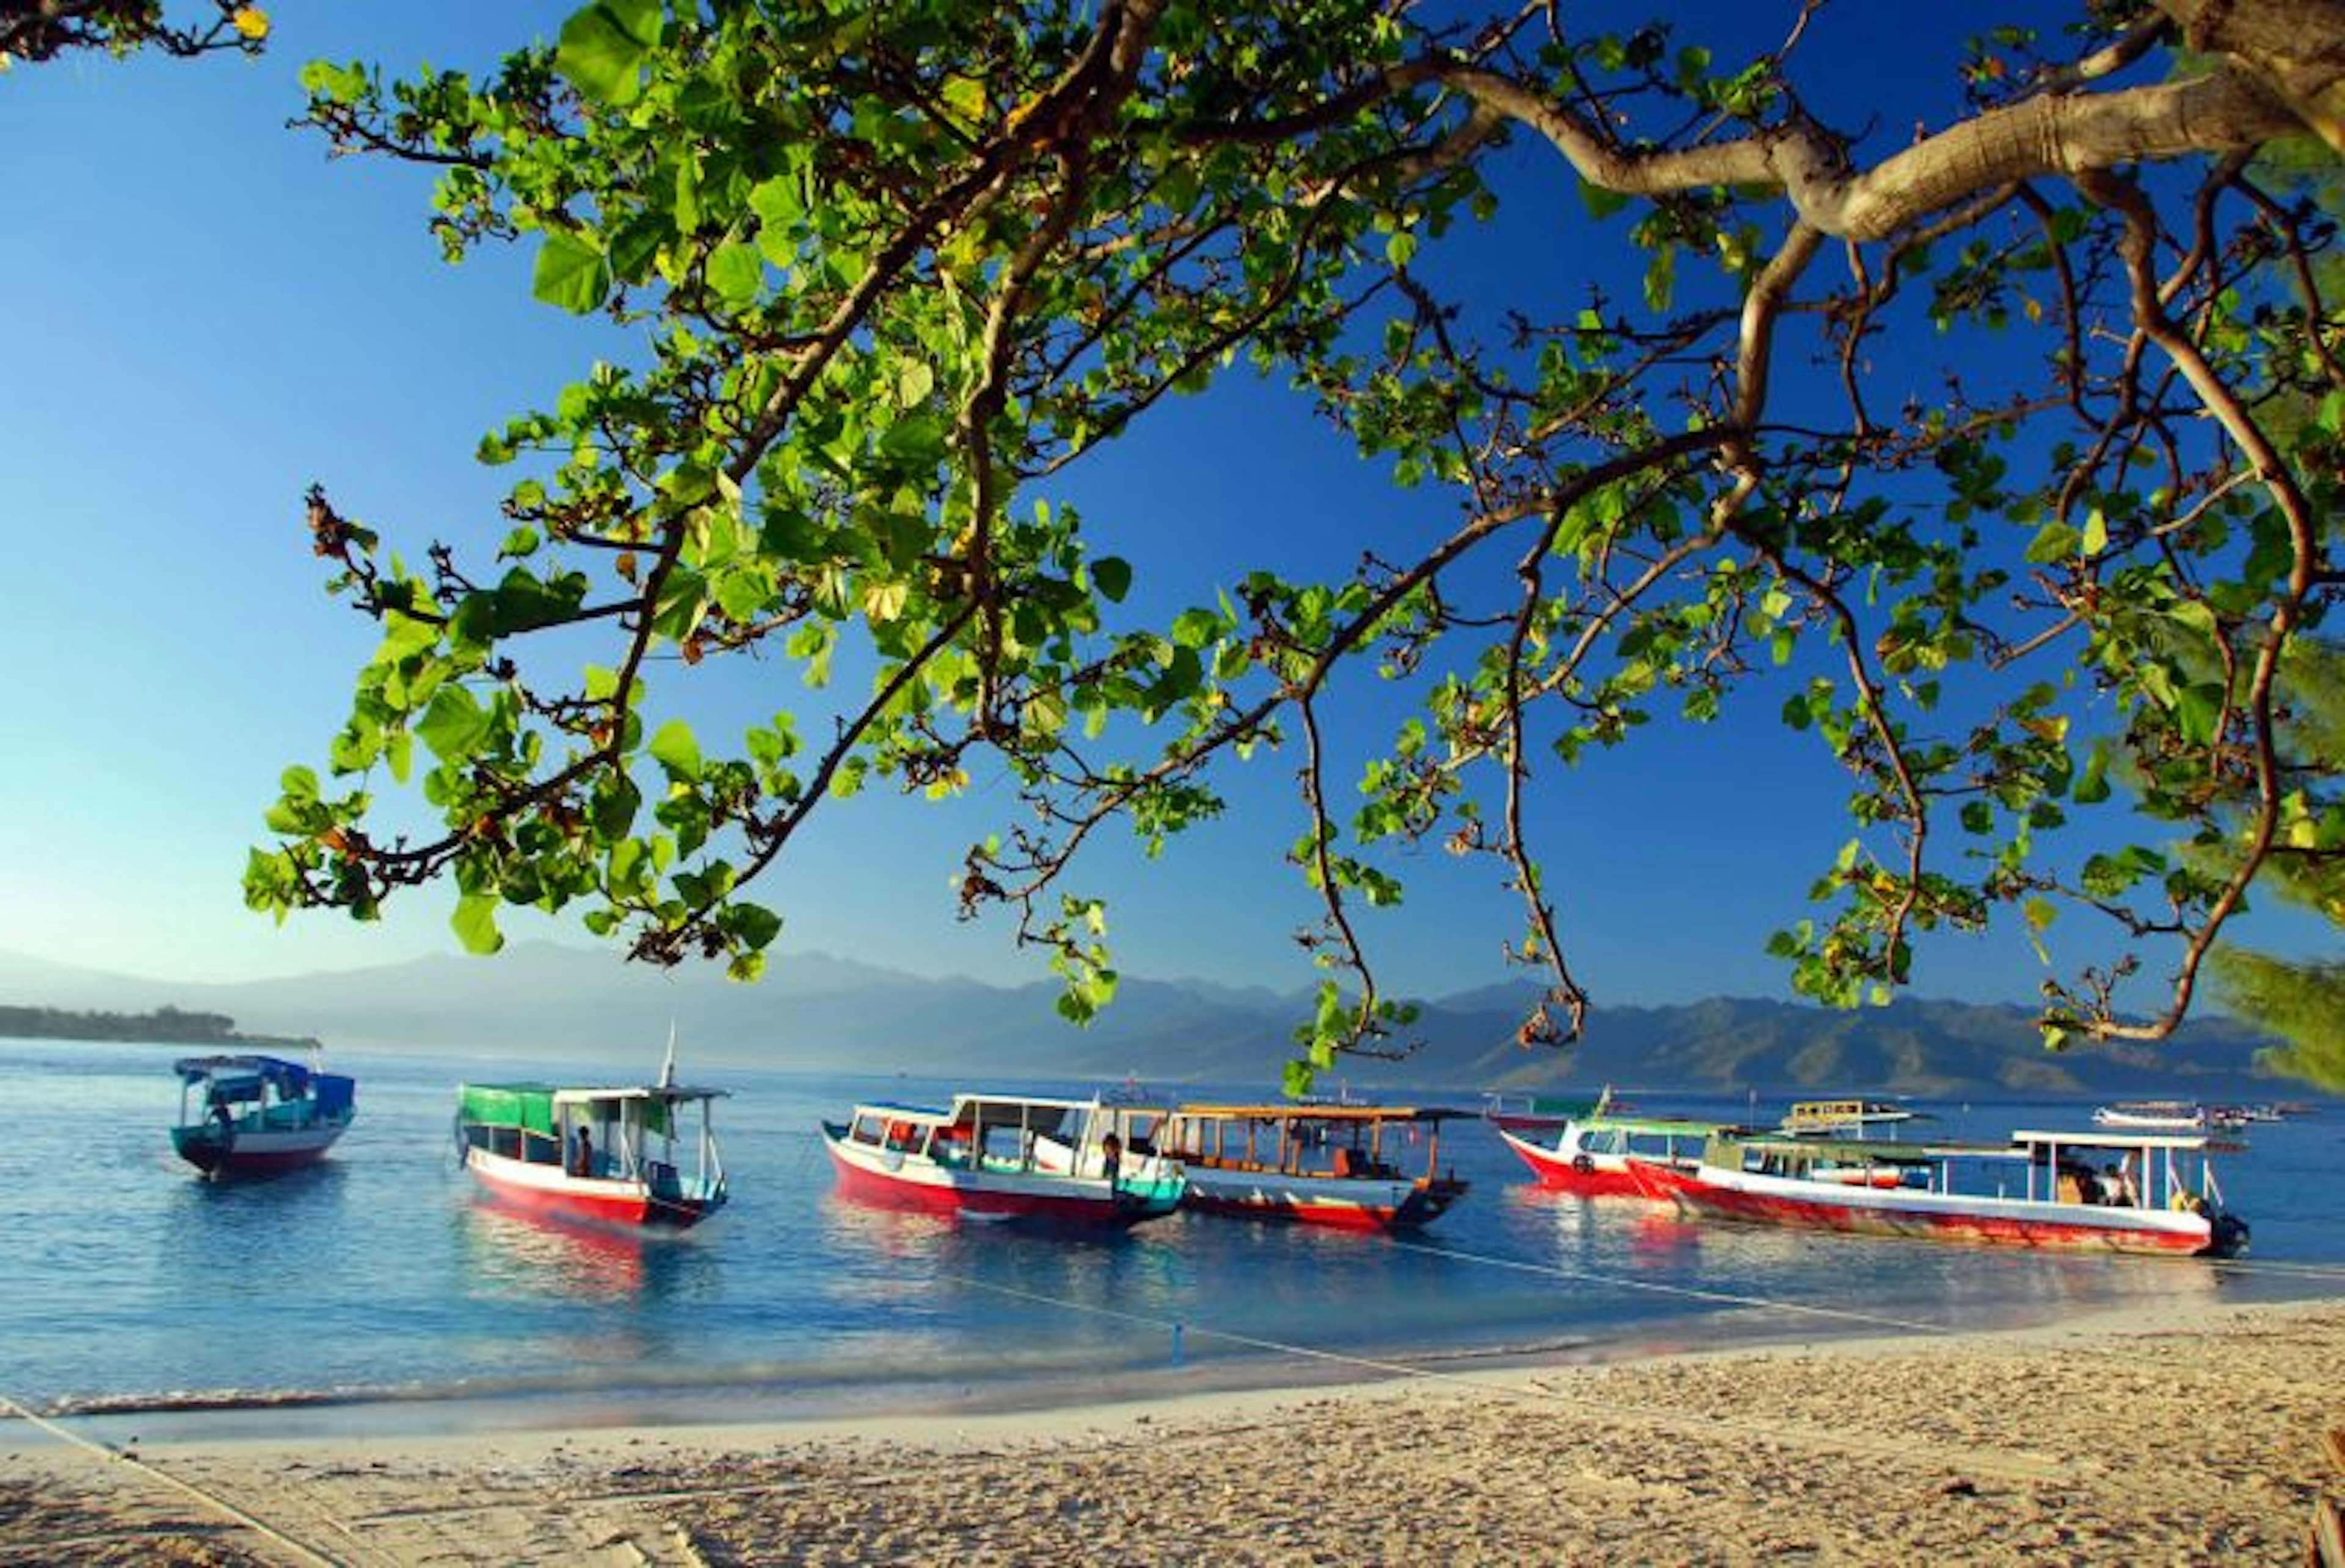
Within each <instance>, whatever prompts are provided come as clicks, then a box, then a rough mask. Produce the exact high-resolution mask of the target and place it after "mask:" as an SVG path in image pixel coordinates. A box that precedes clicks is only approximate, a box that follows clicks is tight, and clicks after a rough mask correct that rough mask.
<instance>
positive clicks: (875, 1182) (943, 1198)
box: [823, 1122, 1180, 1230]
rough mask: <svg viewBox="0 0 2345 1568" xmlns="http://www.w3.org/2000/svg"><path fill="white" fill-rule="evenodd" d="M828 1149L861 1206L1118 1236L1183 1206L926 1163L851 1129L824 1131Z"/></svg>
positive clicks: (1066, 1179) (1083, 1182)
mask: <svg viewBox="0 0 2345 1568" xmlns="http://www.w3.org/2000/svg"><path fill="white" fill-rule="evenodd" d="M823 1143H824V1146H825V1147H826V1148H828V1149H829V1150H830V1158H831V1165H832V1167H833V1168H834V1169H835V1170H836V1172H837V1190H838V1191H839V1192H840V1193H841V1194H842V1195H844V1196H846V1197H848V1198H851V1199H856V1200H857V1201H858V1202H863V1203H872V1204H878V1205H880V1206H882V1207H885V1208H890V1209H918V1210H922V1211H925V1212H929V1213H934V1214H954V1215H968V1216H970V1217H972V1218H975V1219H989V1220H998V1221H1014V1222H1021V1223H1027V1224H1035V1225H1044V1226H1051V1227H1066V1228H1069V1229H1086V1230H1112V1229H1123V1228H1124V1227H1127V1226H1131V1225H1136V1224H1138V1223H1140V1222H1141V1221H1142V1220H1146V1219H1160V1218H1162V1216H1164V1215H1167V1214H1170V1213H1171V1212H1173V1209H1175V1208H1177V1207H1178V1206H1179V1201H1180V1200H1179V1198H1178V1197H1177V1195H1176V1196H1174V1197H1173V1198H1171V1199H1157V1198H1153V1197H1150V1196H1145V1195H1142V1194H1139V1193H1133V1192H1130V1191H1122V1192H1114V1193H1111V1191H1110V1190H1109V1188H1108V1184H1107V1183H1106V1182H1105V1181H1103V1180H1096V1179H1079V1178H1075V1177H1071V1176H1065V1175H1061V1174H1057V1173H1053V1172H1050V1171H1041V1170H1037V1171H1034V1172H1031V1173H1018V1172H1002V1171H990V1170H988V1171H973V1170H969V1169H967V1168H962V1167H957V1166H947V1165H941V1164H939V1163H938V1162H937V1161H935V1160H932V1159H929V1158H924V1157H921V1156H919V1155H915V1154H909V1153H905V1152H902V1151H899V1150H890V1149H882V1148H869V1147H866V1146H864V1145H861V1144H857V1143H852V1142H849V1141H848V1140H847V1138H846V1129H845V1128H842V1127H839V1126H837V1124H835V1123H828V1122H826V1123H825V1124H824V1125H823Z"/></svg>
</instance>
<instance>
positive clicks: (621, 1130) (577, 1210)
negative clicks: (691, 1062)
mask: <svg viewBox="0 0 2345 1568" xmlns="http://www.w3.org/2000/svg"><path fill="white" fill-rule="evenodd" d="M725 1097H726V1090H724V1089H713V1088H691V1087H682V1086H679V1085H677V1084H676V1083H675V1073H674V1058H673V1057H670V1066H669V1069H668V1070H666V1071H664V1072H663V1073H662V1074H661V1075H660V1081H659V1082H658V1083H656V1084H639V1085H625V1086H608V1087H567V1086H561V1085H554V1084H541V1083H504V1084H463V1085H460V1086H459V1087H458V1088H457V1108H456V1147H457V1149H458V1152H459V1153H460V1155H461V1156H462V1159H463V1162H464V1168H465V1169H466V1170H469V1171H471V1172H472V1179H474V1180H475V1181H477V1182H479V1183H480V1184H481V1187H482V1189H483V1190H484V1191H486V1192H487V1193H488V1194H489V1195H490V1196H491V1197H492V1198H494V1199H497V1200H498V1201H500V1202H503V1203H508V1204H511V1205H513V1207H515V1208H518V1209H526V1210H529V1211H532V1212H534V1213H539V1214H546V1215H552V1216H554V1217H556V1218H560V1219H577V1220H588V1221H592V1222H594V1223H598V1224H604V1225H616V1226H622V1227H628V1228H643V1229H666V1230H684V1229H689V1228H691V1227H692V1226H695V1225H697V1224H699V1223H700V1222H701V1221H702V1220H704V1219H707V1218H708V1217H709V1216H710V1215H712V1214H714V1213H716V1211H717V1210H718V1209H722V1208H724V1207H725V1202H726V1196H727V1194H726V1185H725V1164H724V1159H723V1157H722V1156H721V1154H720V1153H719V1151H718V1149H717V1146H716V1126H715V1115H714V1113H715V1108H716V1101H718V1100H720V1099H722V1098H725ZM695 1108H697V1110H698V1112H699V1115H698V1116H697V1118H692V1117H691V1114H690V1113H691V1112H692V1111H693V1110H694V1109H695ZM679 1156H685V1157H688V1161H689V1165H690V1168H689V1170H686V1169H685V1168H684V1166H683V1165H680V1164H679Z"/></svg>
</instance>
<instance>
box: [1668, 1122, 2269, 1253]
mask: <svg viewBox="0 0 2345 1568" xmlns="http://www.w3.org/2000/svg"><path fill="white" fill-rule="evenodd" d="M2217 1147H2218V1146H2215V1145H2210V1144H2209V1143H2208V1140H2207V1139H2205V1138H2198V1137H2192V1136H2188V1135H2180V1134H2160V1133H2112V1132H2098V1131H2093V1132H2034V1131H2028V1132H2015V1133H2014V1134H2012V1138H2011V1142H2010V1143H2009V1144H2007V1145H2006V1144H1984V1145H1982V1144H1941V1145H1925V1144H1899V1143H1861V1142H1854V1141H1848V1140H1840V1141H1830V1140H1805V1139H1799V1140H1794V1139H1786V1138H1741V1137H1735V1136H1731V1135H1721V1136H1720V1137H1718V1138H1712V1139H1711V1141H1710V1143H1709V1144H1708V1145H1707V1146H1706V1147H1705V1148H1704V1149H1703V1151H1702V1158H1701V1161H1700V1164H1699V1165H1698V1166H1697V1167H1696V1168H1693V1169H1692V1170H1690V1171H1686V1170H1681V1169H1676V1168H1670V1167H1665V1166H1661V1165H1659V1164H1657V1163H1654V1162H1650V1161H1644V1160H1632V1161H1631V1162H1630V1165H1629V1169H1630V1171H1631V1173H1632V1174H1633V1175H1635V1176H1636V1177H1637V1178H1638V1179H1639V1181H1640V1182H1643V1183H1645V1184H1647V1190H1648V1192H1649V1194H1650V1196H1653V1197H1657V1198H1661V1197H1665V1198H1669V1199H1673V1200H1674V1201H1675V1202H1676V1203H1677V1204H1678V1205H1679V1206H1680V1208H1682V1209H1686V1210H1687V1211H1689V1212H1690V1213H1693V1214H1697V1215H1702V1216H1707V1217H1712V1218H1717V1219H1738V1220H1745V1221H1749V1222H1751V1223H1756V1224H1763V1225H1782V1226H1792V1227H1797V1228H1801V1229H1816V1230H1842V1231H1850V1232H1854V1233H1858V1234H1865V1235H1884V1236H1907V1237H1922V1238H1927V1239H1933V1240H1946V1241H1967V1242H1979V1243H1987V1244H1992V1245H1998V1246H2015V1247H2046V1248H2064V1249H2077V1250H2087V1251H2113V1252H2138V1253H2161V1254H2167V1255H2176V1256H2215V1257H2226V1256H2229V1255H2231V1254H2233V1253H2236V1252H2239V1251H2243V1250H2244V1249H2246V1247H2247V1244H2248V1226H2247V1222H2246V1221H2245V1220H2243V1219H2239V1218H2238V1216H2237V1215H2235V1214H2232V1213H2230V1212H2229V1211H2228V1210H2227V1209H2225V1208H2224V1206H2223V1199H2222V1192H2221V1189H2220V1188H2219V1187H2218V1185H2217V1183H2216V1180H2215V1173H2214V1169H2213V1167H2212V1165H2211V1164H2210V1163H2209V1161H2208V1155H2209V1154H2210V1153H2212V1152H2214V1151H2215V1149H2216V1148H2217ZM2109 1157H2114V1158H2109ZM2094 1159H2106V1168H2102V1169H2099V1170H2096V1169H2094V1168H2093V1167H2092V1165H2091V1163H2090V1162H2091V1161H2092V1160H2094ZM1884 1175H1888V1176H1893V1179H1887V1180H1884V1179H1883V1176H1884ZM1965 1178H1967V1180H1965ZM1965 1186H1967V1187H1968V1188H1970V1189H1971V1190H1964V1187H1965Z"/></svg>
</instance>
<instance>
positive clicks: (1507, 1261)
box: [1387, 1237, 1956, 1334]
mask: <svg viewBox="0 0 2345 1568" xmlns="http://www.w3.org/2000/svg"><path fill="white" fill-rule="evenodd" d="M1387 1245H1389V1246H1391V1247H1393V1248H1395V1249H1398V1250H1400V1251H1403V1252H1422V1253H1424V1254H1426V1256H1428V1257H1433V1258H1455V1259H1457V1260H1458V1261H1459V1262H1461V1263H1485V1264H1487V1265H1488V1266H1490V1267H1491V1268H1493V1269H1512V1270H1517V1271H1518V1272H1519V1273H1525V1274H1552V1275H1554V1276H1555V1277H1556V1278H1557V1279H1559V1280H1587V1281H1589V1283H1592V1284H1598V1285H1610V1286H1613V1287H1615V1288H1616V1289H1619V1290H1646V1291H1650V1292H1651V1293H1652V1294H1654V1295H1657V1296H1682V1297H1685V1298H1687V1299H1689V1300H1696V1301H1718V1302H1722V1303H1724V1304H1725V1305H1727V1306H1731V1307H1757V1308H1761V1309H1764V1310H1769V1311H1776V1312H1799V1313H1805V1314H1807V1315H1808V1316H1810V1317H1813V1318H1832V1319H1836V1320H1840V1321H1842V1322H1846V1323H1863V1324H1865V1325H1866V1326H1868V1327H1871V1328H1877V1329H1894V1330H1897V1331H1898V1332H1900V1333H1906V1334H1951V1333H1954V1332H1956V1330H1953V1329H1950V1328H1947V1327H1946V1326H1945V1325H1944V1324H1943V1323H1922V1322H1916V1321H1914V1320H1912V1319H1909V1318H1892V1317H1888V1316H1885V1315H1883V1314H1882V1313H1879V1312H1859V1311H1853V1310H1851V1309H1849V1308H1846V1307H1818V1306H1814V1305H1812V1304H1811V1303H1809V1302H1806V1301H1784V1300H1777V1299H1776V1298H1774V1297H1771V1296H1751V1295H1746V1294H1743V1293H1741V1292H1738V1291H1733V1290H1702V1289H1700V1287H1698V1286H1693V1285H1664V1284H1662V1283H1661V1282H1660V1280H1632V1279H1629V1278H1628V1277H1626V1276H1624V1275H1619V1274H1606V1273H1603V1272H1601V1271H1599V1270H1594V1269H1568V1268H1565V1267H1564V1266H1563V1265H1562V1264H1560V1263H1528V1262H1525V1261H1524V1260H1523V1259H1519V1258H1500V1257H1497V1256H1495V1255H1493V1254H1491V1253H1487V1252H1467V1251H1462V1250H1460V1249H1457V1248H1454V1247H1434V1246H1429V1245H1427V1244H1426V1243H1425V1242H1422V1241H1404V1240H1402V1239H1399V1238H1398V1237H1391V1238H1388V1239H1387Z"/></svg>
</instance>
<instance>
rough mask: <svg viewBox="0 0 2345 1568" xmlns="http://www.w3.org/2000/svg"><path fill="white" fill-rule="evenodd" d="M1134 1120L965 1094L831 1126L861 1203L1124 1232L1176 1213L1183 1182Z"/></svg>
mask: <svg viewBox="0 0 2345 1568" xmlns="http://www.w3.org/2000/svg"><path fill="white" fill-rule="evenodd" d="M1143 1114H1145V1113H1143ZM1133 1115H1134V1113H1133V1112H1132V1110H1131V1109H1129V1108H1125V1107H1122V1106H1112V1105H1108V1104H1106V1103H1104V1102H1102V1101H1101V1100H1099V1099H1097V1098H1093V1099H1088V1100H1077V1099H1057V1098H1038V1097H1034V1096H1030V1095H997V1094H965V1095H957V1096H955V1097H954V1098H953V1102H952V1104H951V1105H950V1106H949V1107H947V1108H931V1107H927V1106H906V1105H893V1104H889V1103H887V1102H884V1101H882V1102H878V1103H873V1104H868V1105H859V1106H857V1107H856V1108H855V1113H854V1115H853V1116H852V1117H851V1118H849V1119H848V1120H847V1121H844V1122H834V1121H827V1122H824V1123H823V1124H822V1131H823V1142H824V1145H825V1147H826V1148H828V1149H829V1150H830V1158H831V1163H832V1165H833V1167H834V1168H835V1169H836V1171H837V1183H838V1191H839V1192H840V1193H841V1194H843V1195H845V1196H846V1197H848V1198H850V1199H856V1200H858V1201H860V1202H866V1203H877V1204H882V1205H885V1206H887V1207H889V1208H895V1209H925V1210H928V1211H930V1212H934V1213H943V1214H952V1215H958V1216H964V1217H967V1218H969V1219H983V1220H1000V1221H1010V1222H1018V1223H1026V1224H1031V1225H1039V1226H1045V1227H1050V1228H1052V1229H1122V1228H1123V1227H1125V1226H1130V1225H1136V1224H1138V1223H1140V1222H1141V1221H1142V1220H1147V1219H1161V1218H1162V1217H1163V1216H1165V1215H1168V1214H1170V1213H1172V1212H1173V1210H1174V1209H1177V1208H1179V1207H1180V1203H1181V1196H1182V1192H1183V1188H1184V1180H1183V1175H1182V1172H1181V1168H1180V1167H1179V1166H1178V1165H1176V1164H1174V1163H1173V1161H1171V1160H1168V1159H1164V1158H1161V1157H1159V1156H1157V1155H1155V1154H1153V1153H1152V1152H1151V1151H1149V1150H1148V1149H1147V1148H1144V1147H1141V1148H1135V1147H1134V1145H1135V1144H1136V1143H1143V1142H1144V1140H1142V1139H1139V1138H1135V1137H1134V1136H1133V1131H1132V1118H1133Z"/></svg>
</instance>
